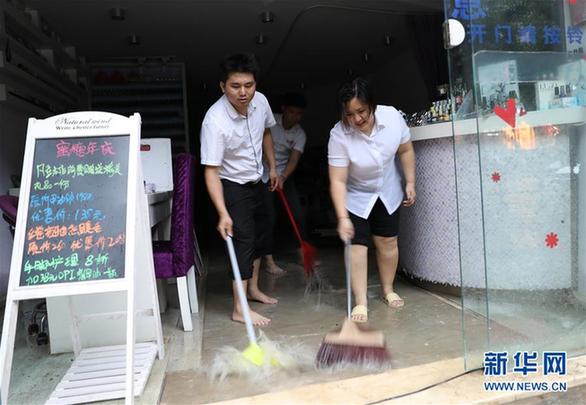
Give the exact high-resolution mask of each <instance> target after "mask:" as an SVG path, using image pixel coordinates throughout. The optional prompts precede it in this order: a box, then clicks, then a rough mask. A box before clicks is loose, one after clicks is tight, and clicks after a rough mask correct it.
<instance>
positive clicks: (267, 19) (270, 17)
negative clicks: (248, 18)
mask: <svg viewBox="0 0 586 405" xmlns="http://www.w3.org/2000/svg"><path fill="white" fill-rule="evenodd" d="M260 20H261V21H262V22H263V23H272V22H273V21H274V20H275V15H274V14H273V13H271V12H270V11H263V12H262V13H261V14H260Z"/></svg>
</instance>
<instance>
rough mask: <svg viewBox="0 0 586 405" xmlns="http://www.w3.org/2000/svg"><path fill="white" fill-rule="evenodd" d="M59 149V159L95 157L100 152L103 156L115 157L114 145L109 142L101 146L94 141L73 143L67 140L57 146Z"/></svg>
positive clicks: (104, 142) (61, 141)
mask: <svg viewBox="0 0 586 405" xmlns="http://www.w3.org/2000/svg"><path fill="white" fill-rule="evenodd" d="M55 147H56V149H57V157H58V158H61V157H71V156H77V157H80V158H83V157H85V156H87V155H94V154H96V153H98V152H101V153H102V155H104V156H106V155H115V154H116V153H115V152H114V148H113V147H112V143H111V142H108V141H103V142H102V144H101V145H99V148H98V144H97V143H96V142H94V141H89V142H87V143H83V142H76V143H71V142H67V141H65V140H63V139H62V140H60V141H59V142H57V144H55Z"/></svg>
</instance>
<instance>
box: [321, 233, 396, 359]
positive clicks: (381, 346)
mask: <svg viewBox="0 0 586 405" xmlns="http://www.w3.org/2000/svg"><path fill="white" fill-rule="evenodd" d="M351 249H352V247H351V245H350V242H349V241H345V242H344V267H345V269H346V303H347V318H346V319H345V320H344V323H343V324H342V328H341V329H339V330H336V331H333V332H331V333H328V334H327V335H326V336H325V338H324V340H323V342H322V344H321V346H320V348H319V350H318V352H317V357H316V363H317V365H318V367H328V366H332V365H335V364H339V363H355V364H364V365H374V366H381V365H384V364H385V363H388V362H389V361H390V355H389V352H388V351H387V348H386V345H385V338H384V336H383V333H382V332H380V331H377V330H373V329H370V328H368V327H366V326H364V325H358V324H357V323H356V322H354V321H352V320H351V319H350V317H351V306H352V291H351V285H352V264H351V257H350V253H351Z"/></svg>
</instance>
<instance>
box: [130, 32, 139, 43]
mask: <svg viewBox="0 0 586 405" xmlns="http://www.w3.org/2000/svg"><path fill="white" fill-rule="evenodd" d="M128 43H129V44H130V45H140V37H139V36H138V35H136V34H135V33H132V34H130V36H129V37H128Z"/></svg>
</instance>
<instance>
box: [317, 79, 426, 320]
mask: <svg viewBox="0 0 586 405" xmlns="http://www.w3.org/2000/svg"><path fill="white" fill-rule="evenodd" d="M338 107H339V111H340V117H341V120H340V121H339V122H338V123H337V124H336V125H335V126H334V127H333V128H332V130H331V132H330V139H329V142H328V164H329V175H330V192H331V195H332V200H333V203H334V208H335V210H336V216H337V219H338V226H337V230H338V234H339V236H340V238H341V239H342V241H344V242H345V243H346V242H350V243H351V245H352V246H351V257H352V259H351V264H352V292H353V293H354V299H355V303H356V305H355V306H354V308H353V309H352V316H351V319H352V320H353V321H355V322H366V321H367V319H368V310H367V298H366V293H367V253H368V239H369V236H370V235H372V239H373V241H374V246H375V248H376V258H377V264H378V271H379V275H380V281H381V286H382V290H383V300H384V301H385V302H386V304H387V305H388V306H390V307H392V308H397V307H401V306H403V304H404V302H403V299H402V298H401V297H400V296H399V295H398V294H397V293H396V292H395V291H394V289H393V282H394V280H395V273H396V270H397V265H398V262H399V249H398V246H397V235H398V233H399V212H400V206H401V204H402V205H403V206H405V207H409V206H411V205H413V204H414V203H415V197H416V193H415V152H414V150H413V145H412V144H411V141H410V139H411V137H410V133H409V128H408V127H407V124H406V123H405V120H404V119H403V117H402V116H401V114H400V113H399V112H398V111H397V110H396V109H395V108H393V107H390V106H384V105H378V106H377V105H376V104H375V102H374V97H373V93H372V90H371V87H370V85H369V83H368V82H367V81H366V80H364V79H362V78H357V79H355V80H353V81H352V82H350V83H346V84H344V85H342V86H341V88H340V90H339V92H338ZM396 156H398V158H399V159H398V160H399V163H400V165H401V168H402V171H403V175H404V186H402V182H401V175H400V173H399V170H398V168H397V164H396V162H395V157H396Z"/></svg>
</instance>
